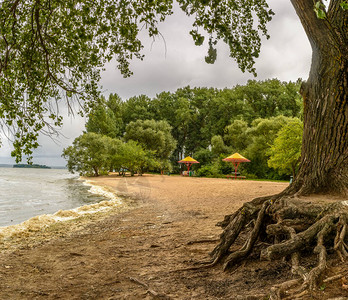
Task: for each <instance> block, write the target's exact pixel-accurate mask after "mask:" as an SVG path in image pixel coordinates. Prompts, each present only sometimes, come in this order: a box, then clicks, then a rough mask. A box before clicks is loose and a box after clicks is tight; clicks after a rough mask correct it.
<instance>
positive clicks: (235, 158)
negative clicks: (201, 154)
mask: <svg viewBox="0 0 348 300" xmlns="http://www.w3.org/2000/svg"><path fill="white" fill-rule="evenodd" d="M223 161H229V162H231V163H232V164H233V165H234V174H235V176H237V169H238V166H239V164H240V163H241V162H250V160H249V159H247V158H245V157H244V156H242V155H240V154H239V153H234V154H232V155H230V156H229V157H226V158H224V159H223Z"/></svg>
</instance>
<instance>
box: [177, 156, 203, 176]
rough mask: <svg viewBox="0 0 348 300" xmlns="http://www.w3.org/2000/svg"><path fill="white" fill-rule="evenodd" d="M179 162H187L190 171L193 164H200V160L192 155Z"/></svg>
mask: <svg viewBox="0 0 348 300" xmlns="http://www.w3.org/2000/svg"><path fill="white" fill-rule="evenodd" d="M178 163H182V164H185V165H186V167H187V172H189V171H190V167H191V166H192V164H199V161H197V160H195V159H193V158H192V157H191V156H187V157H185V158H184V159H182V160H179V161H178Z"/></svg>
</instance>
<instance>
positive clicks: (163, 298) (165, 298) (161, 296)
mask: <svg viewBox="0 0 348 300" xmlns="http://www.w3.org/2000/svg"><path fill="white" fill-rule="evenodd" d="M128 278H129V280H130V281H133V282H135V283H137V284H139V285H141V286H142V287H144V288H146V289H147V291H146V293H147V294H149V295H150V296H152V297H153V298H154V299H160V300H170V299H171V298H170V297H169V296H167V295H165V294H160V293H157V292H156V291H154V290H152V289H150V288H149V285H148V284H147V283H145V282H143V281H140V280H139V279H137V278H134V277H128Z"/></svg>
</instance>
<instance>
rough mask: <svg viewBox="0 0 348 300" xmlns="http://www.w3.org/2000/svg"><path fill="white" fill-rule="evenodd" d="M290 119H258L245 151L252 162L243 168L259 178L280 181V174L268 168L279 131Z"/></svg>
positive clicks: (250, 133) (251, 128)
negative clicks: (272, 146) (270, 152)
mask: <svg viewBox="0 0 348 300" xmlns="http://www.w3.org/2000/svg"><path fill="white" fill-rule="evenodd" d="M288 120H289V118H287V117H284V116H278V117H273V118H270V119H261V118H259V119H256V120H254V121H253V122H252V124H251V127H250V128H249V129H248V131H247V136H248V137H249V139H250V140H251V142H250V144H249V145H248V147H247V148H246V149H245V156H246V157H247V158H248V159H250V160H251V162H250V163H248V164H245V165H243V168H244V169H245V170H246V171H247V172H248V173H249V174H254V175H256V176H257V177H258V178H271V179H279V176H278V173H277V172H275V171H274V170H272V169H270V168H269V167H268V164H267V161H268V159H269V155H270V154H269V149H270V147H271V145H272V144H273V141H274V139H275V138H276V136H277V133H278V131H279V130H280V129H281V128H282V127H283V126H284V125H285V124H286V123H287V121H288Z"/></svg>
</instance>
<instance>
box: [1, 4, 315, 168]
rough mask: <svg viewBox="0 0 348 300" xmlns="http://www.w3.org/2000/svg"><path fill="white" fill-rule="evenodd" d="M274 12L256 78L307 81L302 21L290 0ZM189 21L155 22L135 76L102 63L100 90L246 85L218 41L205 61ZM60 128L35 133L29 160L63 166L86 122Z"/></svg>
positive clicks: (5, 150) (126, 93)
mask: <svg viewBox="0 0 348 300" xmlns="http://www.w3.org/2000/svg"><path fill="white" fill-rule="evenodd" d="M267 2H268V3H269V6H270V7H271V8H272V9H273V11H274V12H275V16H274V17H273V20H272V21H271V22H270V23H269V26H268V30H269V34H270V35H271V38H270V39H269V40H266V39H264V41H263V43H262V47H261V54H260V56H259V58H258V59H257V62H256V70H257V73H258V77H257V78H256V79H257V80H264V79H269V78H278V79H280V80H282V81H290V80H291V81H296V80H297V79H298V78H303V79H307V77H308V73H309V68H310V62H311V49H310V45H309V42H308V40H307V37H306V35H305V33H304V30H303V28H302V26H301V23H300V21H299V19H298V17H297V15H296V13H295V11H294V9H293V7H292V5H291V3H290V1H289V0H282V1H280V0H268V1H267ZM191 24H192V20H190V19H188V18H187V17H186V16H185V15H184V14H183V13H182V12H180V11H179V10H176V13H175V14H174V15H172V16H170V17H169V18H168V19H167V20H166V22H165V23H162V24H161V25H160V31H161V33H162V34H163V36H164V39H165V42H164V41H163V39H162V38H157V39H156V40H155V42H153V40H152V39H149V38H146V36H143V44H144V51H143V54H145V59H144V60H143V61H138V60H134V61H133V62H132V64H131V69H132V71H133V72H134V75H133V76H132V77H131V78H126V79H124V78H123V77H122V76H121V75H120V74H119V71H118V69H117V68H116V63H115V62H112V63H110V64H108V65H107V66H106V71H105V72H104V73H103V74H102V80H101V82H100V84H101V86H102V91H103V94H104V95H105V96H106V97H107V96H108V95H109V94H110V93H117V94H118V95H120V96H121V98H122V99H124V100H126V99H128V98H129V97H132V96H135V95H140V94H145V95H148V96H150V97H154V96H156V94H157V93H160V92H162V91H170V92H174V91H175V90H176V89H178V88H180V87H184V86H187V85H190V86H191V87H215V88H225V87H233V86H235V85H237V84H245V83H246V82H247V81H248V80H249V79H254V76H253V75H252V74H249V73H242V72H241V71H240V70H239V69H238V67H237V65H236V63H235V62H234V61H233V60H232V59H231V58H230V57H229V55H228V53H229V52H228V48H227V46H225V45H224V44H223V43H222V42H220V43H219V44H218V56H217V61H216V62H215V64H214V65H209V64H206V63H205V61H204V57H205V55H206V52H207V45H206V44H205V45H203V46H200V47H197V46H195V45H194V42H193V41H192V38H191V36H190V35H189V31H190V30H191ZM63 116H64V120H65V121H64V126H63V128H62V130H61V132H62V135H61V136H60V137H58V138H57V139H56V140H55V141H53V140H51V139H50V138H48V137H40V140H39V142H40V144H41V147H40V148H39V149H37V150H35V152H34V159H33V162H34V163H39V164H47V165H51V166H63V165H65V160H64V159H63V158H61V157H60V156H61V153H62V149H63V148H65V147H67V146H68V145H70V144H71V143H72V141H73V140H74V139H75V138H76V137H77V136H79V135H80V134H81V133H82V130H84V123H85V120H84V119H82V118H78V117H75V118H72V117H71V116H68V115H67V113H64V112H63ZM11 148H12V146H11V144H10V143H9V142H7V141H6V140H3V145H2V147H1V148H0V163H9V164H12V163H14V160H13V159H12V158H11V157H10V152H11Z"/></svg>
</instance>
